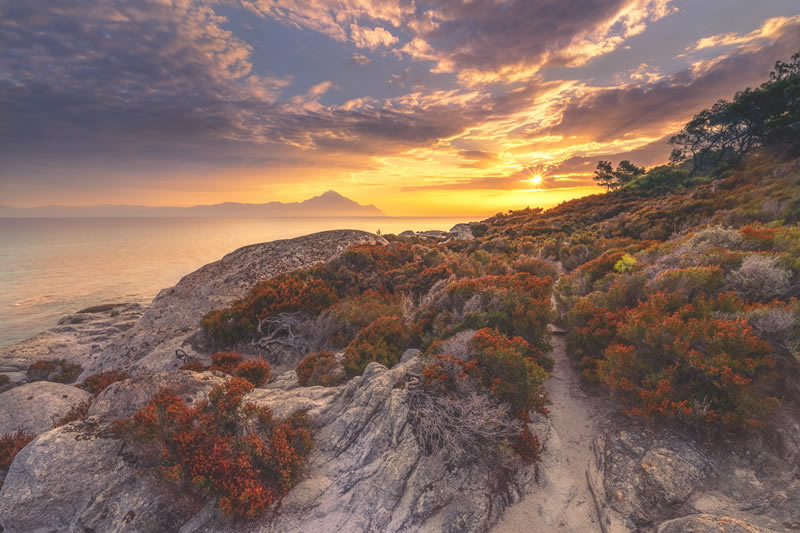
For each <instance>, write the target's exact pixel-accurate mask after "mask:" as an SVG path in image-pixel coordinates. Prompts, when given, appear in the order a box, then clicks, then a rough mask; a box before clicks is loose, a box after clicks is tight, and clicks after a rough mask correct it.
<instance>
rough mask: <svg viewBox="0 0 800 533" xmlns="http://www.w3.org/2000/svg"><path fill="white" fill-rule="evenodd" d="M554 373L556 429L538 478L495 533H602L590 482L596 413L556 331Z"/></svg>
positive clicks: (550, 386)
mask: <svg viewBox="0 0 800 533" xmlns="http://www.w3.org/2000/svg"><path fill="white" fill-rule="evenodd" d="M551 356H552V357H553V359H554V360H555V368H554V369H553V377H552V378H550V379H549V380H548V382H547V383H546V389H547V392H548V394H549V395H550V400H551V401H552V405H550V407H549V408H550V422H551V424H552V428H551V430H550V435H549V437H548V438H547V441H546V445H545V446H546V447H545V451H544V453H543V455H542V462H541V464H540V465H539V482H538V483H537V484H536V485H534V486H533V488H532V489H531V490H530V491H529V492H528V493H526V494H525V496H524V498H523V499H522V500H521V501H520V502H518V503H516V504H514V505H512V506H511V507H509V508H508V509H507V510H506V512H505V515H504V516H503V519H502V520H501V521H500V523H499V524H497V526H495V528H494V529H493V530H492V531H493V532H494V533H520V532H525V533H528V532H531V533H534V532H547V531H565V532H573V531H574V532H581V533H583V532H587V533H590V532H598V533H601V528H600V524H599V521H598V518H597V512H596V510H595V507H594V501H593V499H592V495H591V493H590V492H589V488H588V486H587V483H586V466H587V465H588V464H589V460H590V458H591V457H592V451H591V449H590V445H591V442H592V440H593V439H594V438H595V437H596V436H597V435H598V433H599V429H598V426H597V421H598V418H599V416H598V413H597V412H596V410H595V409H594V408H593V406H592V402H591V400H590V399H589V398H588V397H587V396H586V395H585V394H584V393H583V391H582V390H581V388H580V384H579V379H580V378H579V376H578V374H577V372H575V370H573V368H572V366H571V362H570V360H569V358H568V357H567V353H566V346H565V341H564V338H563V337H562V336H556V335H554V336H553V352H552V353H551Z"/></svg>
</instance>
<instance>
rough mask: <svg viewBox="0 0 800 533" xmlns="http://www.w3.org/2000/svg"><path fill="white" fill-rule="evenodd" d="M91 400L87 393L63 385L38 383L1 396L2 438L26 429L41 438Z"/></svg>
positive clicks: (0, 432)
mask: <svg viewBox="0 0 800 533" xmlns="http://www.w3.org/2000/svg"><path fill="white" fill-rule="evenodd" d="M89 398H91V394H89V393H88V392H86V391H85V390H81V389H79V388H77V387H72V386H70V385H62V384H61V383H51V382H49V381H35V382H33V383H28V384H26V385H22V386H21V387H16V388H14V389H11V390H9V391H6V392H4V393H3V394H0V435H3V434H5V433H10V432H12V431H16V430H17V428H19V427H22V428H24V429H25V431H27V432H28V433H33V434H35V435H38V434H39V433H43V432H45V431H48V430H49V429H51V428H52V427H53V421H54V420H55V419H58V418H61V417H63V416H64V415H65V414H67V411H69V410H70V408H71V407H73V406H74V405H76V404H79V403H80V402H83V401H86V400H88V399H89Z"/></svg>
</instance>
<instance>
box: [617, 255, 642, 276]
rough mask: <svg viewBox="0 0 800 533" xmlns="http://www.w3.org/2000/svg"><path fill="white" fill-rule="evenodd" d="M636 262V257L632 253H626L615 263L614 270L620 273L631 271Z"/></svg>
mask: <svg viewBox="0 0 800 533" xmlns="http://www.w3.org/2000/svg"><path fill="white" fill-rule="evenodd" d="M636 263H637V261H636V258H635V257H633V256H632V255H631V254H625V255H623V256H622V257H620V259H619V261H617V262H616V263H614V271H615V272H620V273H625V272H631V271H632V270H633V269H634V267H635V266H636Z"/></svg>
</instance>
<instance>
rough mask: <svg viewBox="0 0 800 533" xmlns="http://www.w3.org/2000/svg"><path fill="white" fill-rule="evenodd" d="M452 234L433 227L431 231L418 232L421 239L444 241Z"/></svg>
mask: <svg viewBox="0 0 800 533" xmlns="http://www.w3.org/2000/svg"><path fill="white" fill-rule="evenodd" d="M449 236H450V235H449V234H448V233H447V232H446V231H442V230H438V229H433V230H429V231H420V232H418V233H417V237H419V238H420V239H426V240H432V241H443V240H445V239H447V238H448V237H449Z"/></svg>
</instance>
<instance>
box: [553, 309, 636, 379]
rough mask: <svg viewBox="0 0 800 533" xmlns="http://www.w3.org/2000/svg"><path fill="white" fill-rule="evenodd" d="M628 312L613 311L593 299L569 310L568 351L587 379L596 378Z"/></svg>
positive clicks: (622, 310) (623, 310)
mask: <svg viewBox="0 0 800 533" xmlns="http://www.w3.org/2000/svg"><path fill="white" fill-rule="evenodd" d="M627 311H628V310H627V309H620V310H618V311H610V310H608V309H605V308H603V307H600V306H598V305H596V304H595V303H594V302H592V301H591V300H590V299H589V298H581V299H580V300H578V301H577V302H576V303H575V305H573V306H572V308H571V309H570V310H569V314H568V315H567V325H568V327H569V329H568V333H567V349H568V351H569V353H570V354H571V355H572V356H573V357H574V358H575V359H576V360H577V361H578V366H579V367H580V369H581V370H582V371H583V374H584V376H586V377H587V378H590V379H592V378H594V377H595V372H596V368H595V365H596V364H597V361H599V360H601V359H602V358H603V352H604V351H605V349H606V348H607V347H608V346H609V345H610V344H611V343H612V342H614V341H615V340H616V338H617V327H618V326H619V324H620V323H621V322H622V321H623V320H624V319H625V315H626V313H627Z"/></svg>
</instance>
